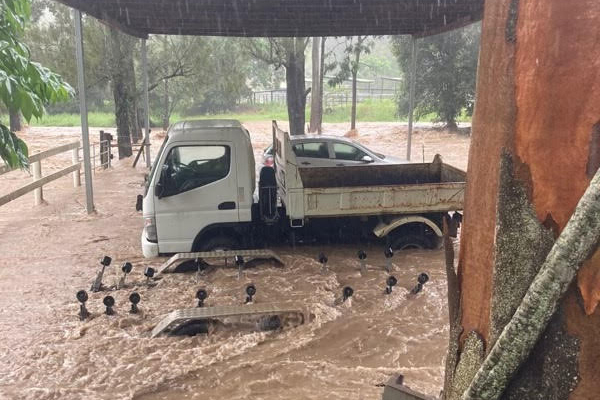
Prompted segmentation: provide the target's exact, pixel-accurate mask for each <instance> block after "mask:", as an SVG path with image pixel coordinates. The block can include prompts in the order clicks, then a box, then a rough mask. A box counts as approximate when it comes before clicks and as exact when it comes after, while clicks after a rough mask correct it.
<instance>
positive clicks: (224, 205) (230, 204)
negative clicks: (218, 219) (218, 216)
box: [219, 201, 235, 210]
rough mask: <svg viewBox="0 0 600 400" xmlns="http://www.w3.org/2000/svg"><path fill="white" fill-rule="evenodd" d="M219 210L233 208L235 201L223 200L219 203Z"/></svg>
mask: <svg viewBox="0 0 600 400" xmlns="http://www.w3.org/2000/svg"><path fill="white" fill-rule="evenodd" d="M219 210H235V201H224V202H223V203H221V204H219Z"/></svg>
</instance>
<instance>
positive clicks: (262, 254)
mask: <svg viewBox="0 0 600 400" xmlns="http://www.w3.org/2000/svg"><path fill="white" fill-rule="evenodd" d="M235 256H242V257H247V258H250V259H257V258H265V259H269V258H270V259H274V260H275V261H277V262H278V263H279V264H281V265H283V261H282V260H281V258H279V256H278V255H277V253H275V252H274V251H273V250H266V249H259V250H215V251H200V252H194V253H177V254H175V255H174V256H172V257H171V258H169V259H168V260H167V261H165V262H164V263H163V264H162V265H161V266H160V267H159V268H158V271H157V272H156V275H158V274H161V273H163V272H168V271H169V269H171V267H173V266H175V265H179V264H181V263H183V262H185V261H191V260H195V259H202V260H210V259H219V258H223V259H225V262H227V259H229V258H234V257H235Z"/></svg>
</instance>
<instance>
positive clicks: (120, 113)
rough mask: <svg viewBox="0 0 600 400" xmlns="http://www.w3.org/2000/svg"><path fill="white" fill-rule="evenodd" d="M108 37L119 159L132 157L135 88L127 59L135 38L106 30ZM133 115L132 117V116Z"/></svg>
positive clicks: (113, 30)
mask: <svg viewBox="0 0 600 400" xmlns="http://www.w3.org/2000/svg"><path fill="white" fill-rule="evenodd" d="M107 29H108V30H109V35H110V49H111V51H110V55H111V66H112V68H111V82H112V90H113V97H114V102H115V118H116V121H117V145H118V149H119V159H121V158H124V157H130V156H131V155H132V153H133V152H132V149H131V136H132V132H133V130H134V124H133V121H134V119H135V96H136V91H135V88H134V87H132V86H133V83H132V82H131V78H132V74H131V71H130V68H131V67H132V66H131V65H130V63H129V58H130V57H132V55H131V54H132V53H133V50H134V46H135V42H134V41H135V38H132V37H130V36H127V35H125V34H124V33H121V32H119V31H117V30H116V29H115V28H107ZM132 113H133V115H132Z"/></svg>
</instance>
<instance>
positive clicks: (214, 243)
mask: <svg viewBox="0 0 600 400" xmlns="http://www.w3.org/2000/svg"><path fill="white" fill-rule="evenodd" d="M238 247H239V243H238V242H237V240H235V239H234V238H232V237H230V236H225V235H218V236H214V237H212V238H210V239H208V240H207V241H205V242H204V243H202V244H201V245H200V249H199V251H215V250H235V249H237V248H238Z"/></svg>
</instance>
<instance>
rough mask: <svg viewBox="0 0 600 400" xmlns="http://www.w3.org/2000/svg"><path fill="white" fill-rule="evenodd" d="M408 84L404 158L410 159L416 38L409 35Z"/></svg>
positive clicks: (415, 69) (415, 72)
mask: <svg viewBox="0 0 600 400" xmlns="http://www.w3.org/2000/svg"><path fill="white" fill-rule="evenodd" d="M410 44H411V51H410V57H411V59H410V86H409V95H408V96H409V97H408V138H407V140H406V159H407V160H408V161H410V150H411V146H412V133H413V114H414V111H415V110H414V109H415V85H416V81H417V79H416V78H417V39H416V38H415V37H414V36H411V39H410Z"/></svg>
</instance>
